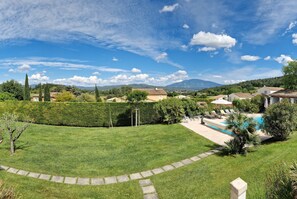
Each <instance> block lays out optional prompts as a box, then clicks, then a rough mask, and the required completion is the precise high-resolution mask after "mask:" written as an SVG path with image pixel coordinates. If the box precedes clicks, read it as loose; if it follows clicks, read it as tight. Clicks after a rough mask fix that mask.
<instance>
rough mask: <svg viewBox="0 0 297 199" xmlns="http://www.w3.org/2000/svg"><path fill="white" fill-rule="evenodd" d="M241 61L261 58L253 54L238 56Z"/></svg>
mask: <svg viewBox="0 0 297 199" xmlns="http://www.w3.org/2000/svg"><path fill="white" fill-rule="evenodd" d="M240 59H241V60H242V61H257V60H259V59H261V58H260V57H259V56H253V55H243V56H241V57H240Z"/></svg>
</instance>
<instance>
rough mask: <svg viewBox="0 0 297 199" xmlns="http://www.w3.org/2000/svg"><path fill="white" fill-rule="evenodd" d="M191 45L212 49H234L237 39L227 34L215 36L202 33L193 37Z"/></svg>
mask: <svg viewBox="0 0 297 199" xmlns="http://www.w3.org/2000/svg"><path fill="white" fill-rule="evenodd" d="M190 44H191V45H202V46H205V47H211V48H215V49H218V48H232V47H233V46H235V44H236V39H234V38H232V37H230V36H229V35H226V34H214V33H210V32H203V31H200V32H199V33H197V34H194V35H193V38H192V39H191V42H190Z"/></svg>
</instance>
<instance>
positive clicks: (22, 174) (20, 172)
mask: <svg viewBox="0 0 297 199" xmlns="http://www.w3.org/2000/svg"><path fill="white" fill-rule="evenodd" d="M28 173H29V171H24V170H19V171H18V173H17V174H19V175H21V176H26V175H28Z"/></svg>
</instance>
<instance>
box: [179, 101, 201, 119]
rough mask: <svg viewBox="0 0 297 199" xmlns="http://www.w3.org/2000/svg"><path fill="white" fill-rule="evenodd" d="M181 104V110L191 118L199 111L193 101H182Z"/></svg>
mask: <svg viewBox="0 0 297 199" xmlns="http://www.w3.org/2000/svg"><path fill="white" fill-rule="evenodd" d="M182 103H183V108H184V111H185V115H186V116H188V117H190V118H193V117H195V116H197V115H198V114H199V112H200V109H199V107H198V106H197V103H196V102H195V101H194V100H192V99H182Z"/></svg>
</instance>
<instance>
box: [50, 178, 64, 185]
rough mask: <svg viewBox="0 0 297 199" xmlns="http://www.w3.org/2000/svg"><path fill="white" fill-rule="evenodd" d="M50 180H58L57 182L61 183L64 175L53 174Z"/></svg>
mask: <svg viewBox="0 0 297 199" xmlns="http://www.w3.org/2000/svg"><path fill="white" fill-rule="evenodd" d="M51 181H52V182H58V183H63V181H64V177H62V176H53V177H52V179H51Z"/></svg>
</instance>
